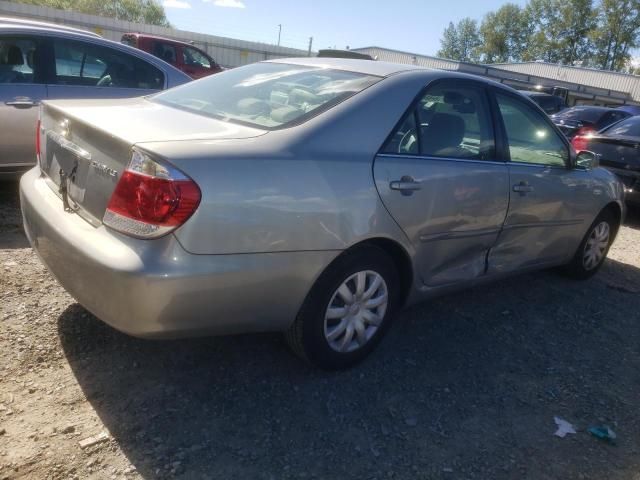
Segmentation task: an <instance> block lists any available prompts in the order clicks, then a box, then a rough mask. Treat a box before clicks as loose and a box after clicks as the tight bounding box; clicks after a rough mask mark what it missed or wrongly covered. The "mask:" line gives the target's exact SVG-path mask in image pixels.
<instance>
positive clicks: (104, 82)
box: [96, 73, 113, 87]
mask: <svg viewBox="0 0 640 480" xmlns="http://www.w3.org/2000/svg"><path fill="white" fill-rule="evenodd" d="M112 85H113V79H112V78H111V75H110V74H108V73H107V74H105V75H103V76H102V77H101V78H100V80H98V83H96V87H110V86H112Z"/></svg>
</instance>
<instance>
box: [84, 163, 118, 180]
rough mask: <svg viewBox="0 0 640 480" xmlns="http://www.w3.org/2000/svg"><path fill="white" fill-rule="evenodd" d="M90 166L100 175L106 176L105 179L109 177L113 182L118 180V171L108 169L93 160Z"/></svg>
mask: <svg viewBox="0 0 640 480" xmlns="http://www.w3.org/2000/svg"><path fill="white" fill-rule="evenodd" d="M91 166H92V167H93V168H95V169H96V170H97V171H98V173H100V174H101V175H106V176H107V177H111V178H112V179H114V180H115V179H116V178H118V171H117V170H115V169H113V168H109V167H108V166H106V165H105V164H104V163H98V162H96V161H95V160H92V161H91Z"/></svg>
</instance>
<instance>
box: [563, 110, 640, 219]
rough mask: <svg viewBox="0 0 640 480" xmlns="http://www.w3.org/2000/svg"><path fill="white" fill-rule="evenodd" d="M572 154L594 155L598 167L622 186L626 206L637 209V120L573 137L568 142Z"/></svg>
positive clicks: (639, 199)
mask: <svg viewBox="0 0 640 480" xmlns="http://www.w3.org/2000/svg"><path fill="white" fill-rule="evenodd" d="M571 143H572V144H573V147H574V148H575V149H576V151H578V152H579V151H585V150H587V151H591V152H594V153H596V154H597V155H598V157H599V160H600V165H601V166H603V167H605V168H607V169H609V170H611V171H612V172H613V173H615V174H616V175H617V176H618V178H620V180H621V181H622V183H624V188H625V193H626V195H625V198H626V201H627V203H629V204H634V205H636V206H640V117H630V118H627V119H625V120H622V121H621V122H618V123H616V124H615V125H610V126H609V127H607V128H605V129H604V130H602V131H600V132H598V133H595V134H587V135H577V136H575V137H573V139H572V140H571Z"/></svg>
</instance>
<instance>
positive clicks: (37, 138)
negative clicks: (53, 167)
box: [36, 118, 40, 165]
mask: <svg viewBox="0 0 640 480" xmlns="http://www.w3.org/2000/svg"><path fill="white" fill-rule="evenodd" d="M36 160H37V161H38V165H40V119H39V118H38V121H37V122H36Z"/></svg>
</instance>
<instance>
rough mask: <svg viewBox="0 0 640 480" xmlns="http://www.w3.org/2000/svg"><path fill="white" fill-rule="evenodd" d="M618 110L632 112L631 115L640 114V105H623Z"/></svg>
mask: <svg viewBox="0 0 640 480" xmlns="http://www.w3.org/2000/svg"><path fill="white" fill-rule="evenodd" d="M618 110H621V111H623V112H627V113H630V114H631V115H640V105H623V106H621V107H618Z"/></svg>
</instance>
